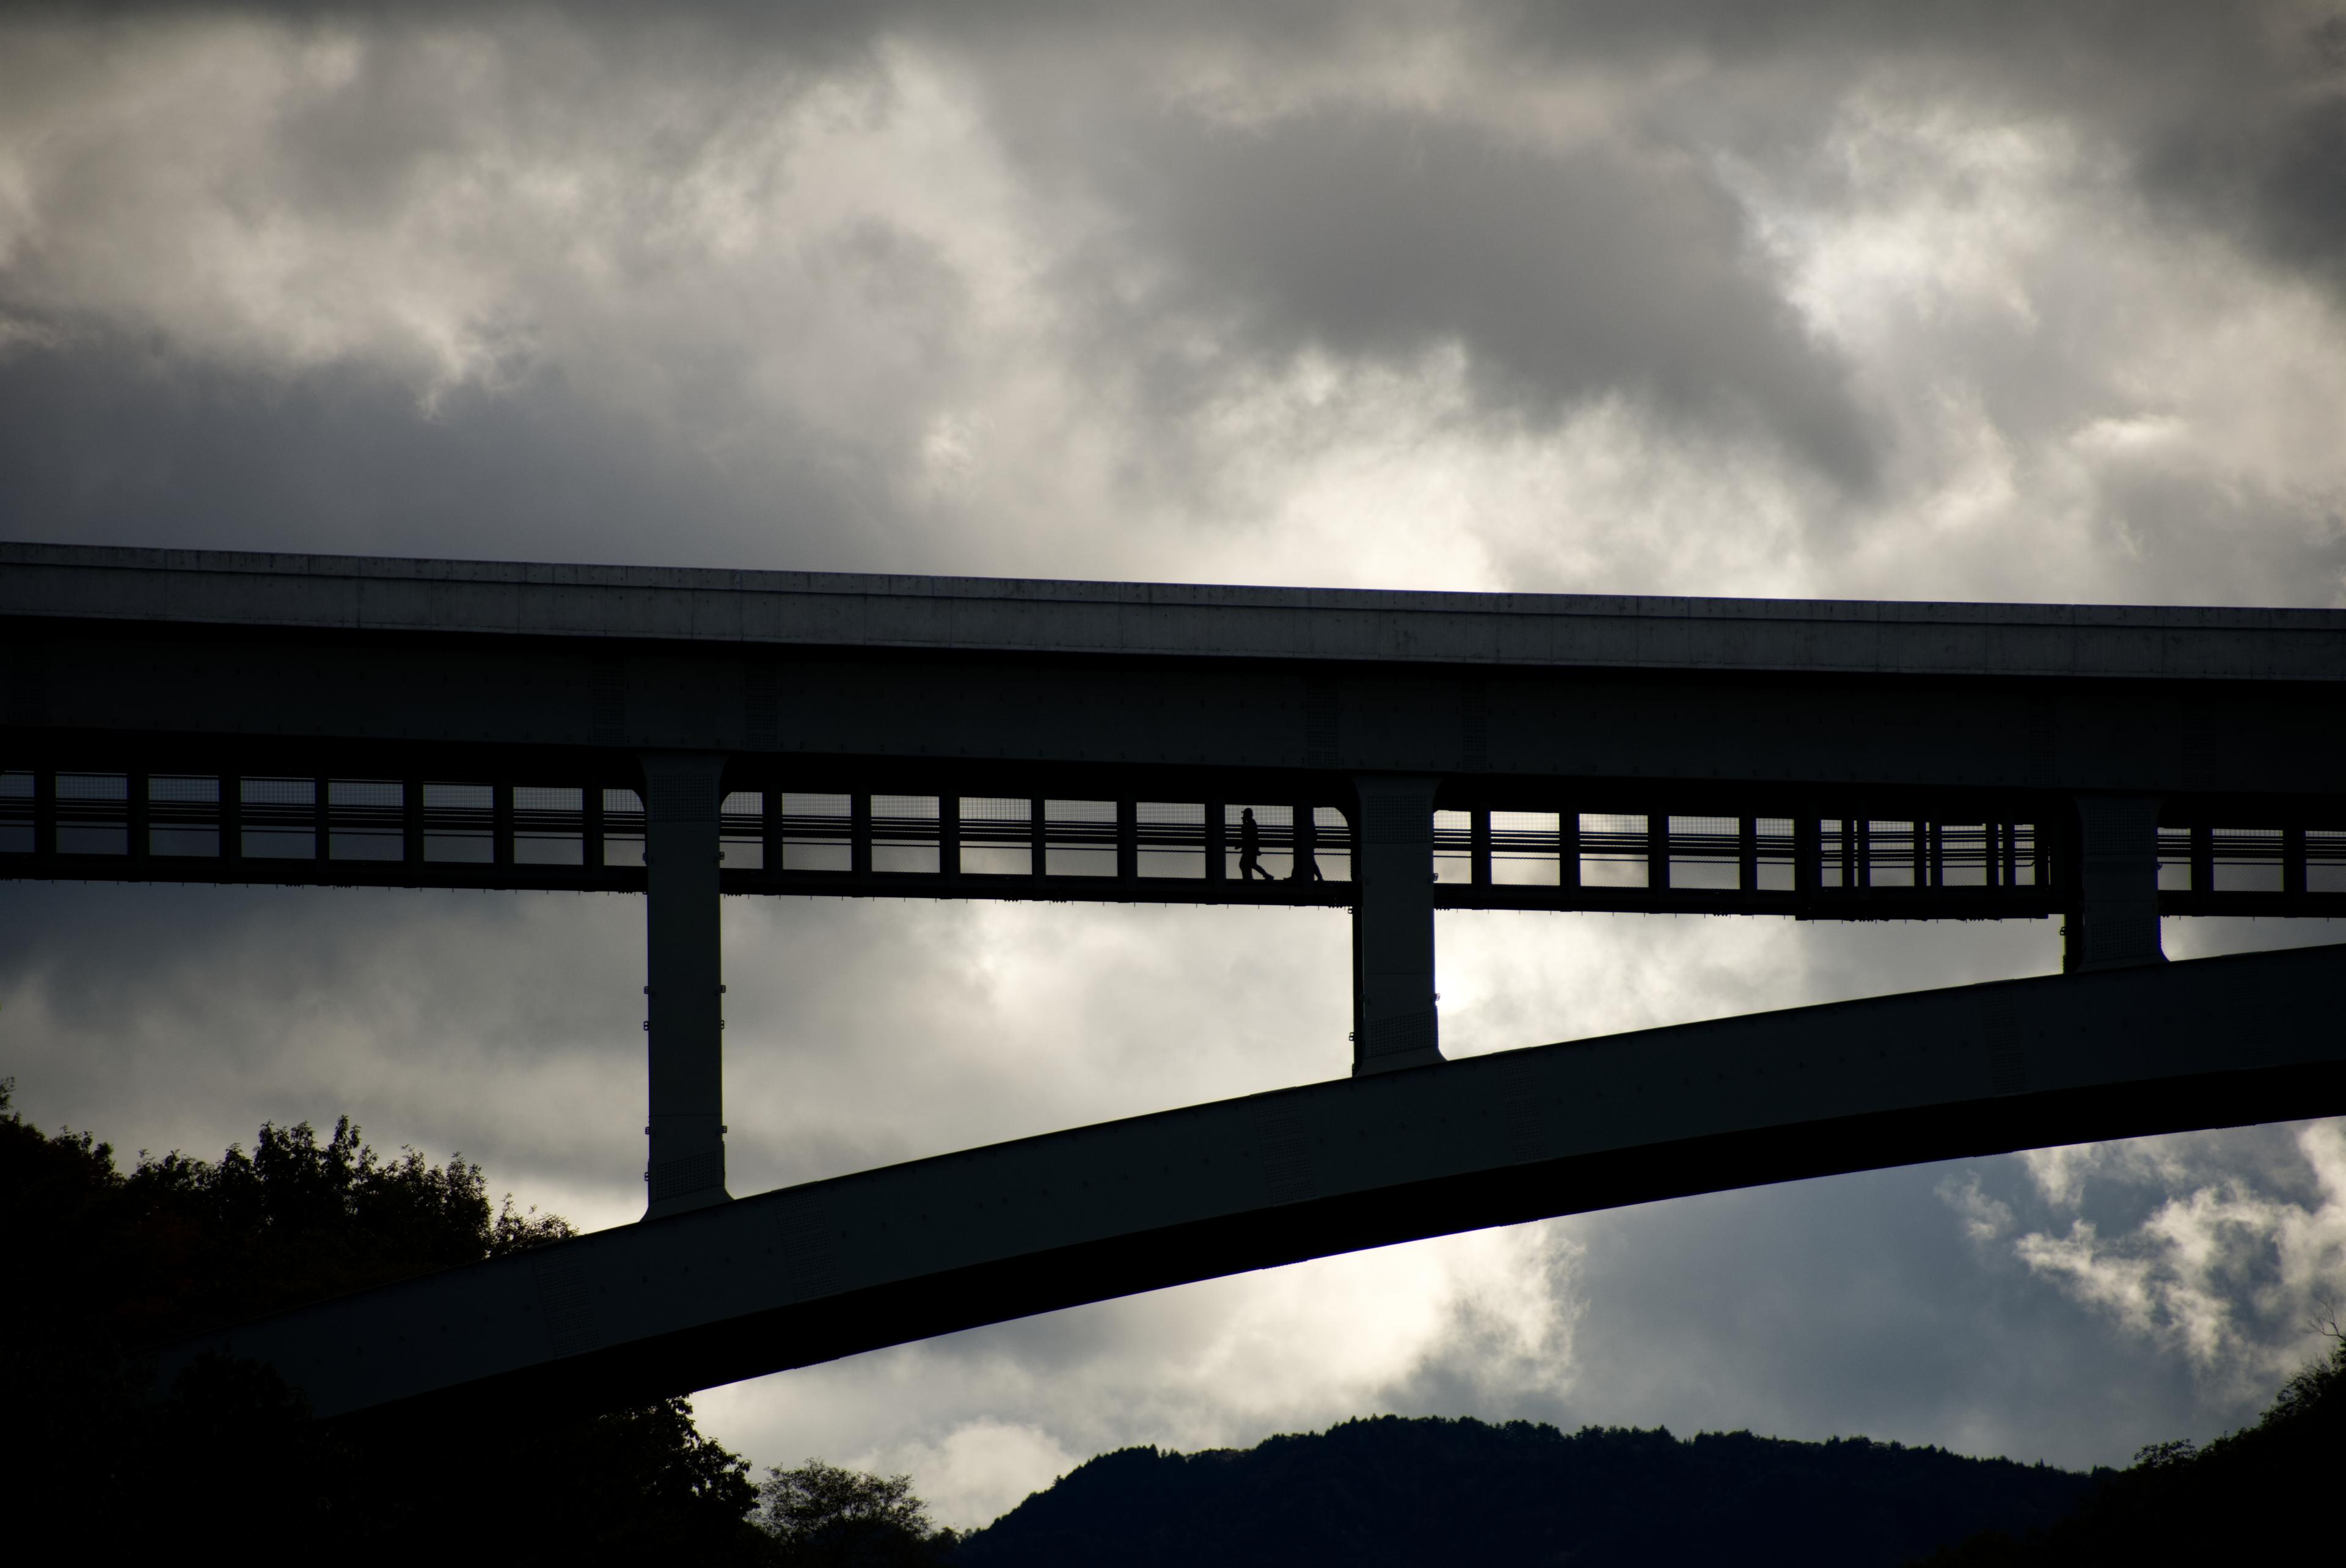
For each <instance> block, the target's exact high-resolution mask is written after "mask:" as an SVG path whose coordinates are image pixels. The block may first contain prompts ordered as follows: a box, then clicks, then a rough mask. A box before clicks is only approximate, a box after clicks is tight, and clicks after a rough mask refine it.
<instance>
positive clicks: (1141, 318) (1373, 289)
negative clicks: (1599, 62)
mask: <svg viewBox="0 0 2346 1568" xmlns="http://www.w3.org/2000/svg"><path fill="white" fill-rule="evenodd" d="M1121 128H1122V131H1123V134H1121V135H1119V136H1117V137H1114V138H1113V139H1110V140H1108V141H1107V142H1106V143H1104V144H1101V145H1098V146H1096V148H1095V149H1094V150H1096V152H1097V153H1098V154H1099V155H1100V156H1099V159H1098V162H1097V163H1096V165H1095V166H1094V167H1093V168H1092V169H1091V171H1090V172H1091V177H1092V180H1093V182H1094V188H1095V189H1096V191H1097V192H1098V193H1099V194H1100V197H1101V199H1102V200H1103V201H1104V202H1107V203H1108V204H1110V205H1112V206H1113V207H1114V208H1115V209H1116V210H1117V215H1118V218H1119V219H1120V220H1121V223H1122V225H1123V227H1121V228H1120V229H1119V230H1118V232H1117V235H1116V248H1117V256H1116V258H1115V259H1113V260H1110V261H1109V262H1107V264H1106V265H1107V267H1108V268H1109V269H1110V270H1116V269H1118V268H1120V267H1122V266H1124V265H1125V264H1126V263H1125V260H1124V259H1125V258H1126V257H1128V256H1137V257H1142V258H1146V261H1145V262H1144V263H1142V266H1143V268H1144V269H1145V270H1147V271H1148V273H1150V274H1152V275H1161V276H1162V277H1163V279H1164V280H1163V282H1162V283H1161V284H1159V285H1158V286H1156V287H1146V288H1143V289H1142V290H1140V291H1139V292H1138V293H1137V297H1132V298H1129V299H1128V300H1125V301H1123V302H1122V303H1120V304H1119V305H1118V306H1117V307H1115V308H1114V314H1113V319H1112V321H1109V322H1107V323H1104V324H1103V330H1104V331H1106V333H1107V336H1108V337H1109V338H1110V339H1111V341H1116V342H1118V343H1127V344H1128V343H1132V342H1147V341H1151V340H1152V339H1153V338H1158V337H1159V336H1160V335H1161V336H1163V337H1167V338H1177V339H1178V338H1184V337H1187V336H1188V335H1189V333H1188V332H1185V331H1184V329H1185V328H1186V329H1189V330H1190V331H1196V330H1200V329H1201V330H1203V331H1205V332H1208V333H1210V334H1211V335H1213V336H1214V337H1215V338H1216V339H1217V340H1218V341H1219V342H1220V343H1221V345H1222V346H1223V351H1224V353H1225V355H1226V356H1227V360H1226V361H1221V362H1216V363H1213V364H1211V365H1209V366H1197V365H1191V366H1189V367H1188V371H1187V373H1188V374H1189V375H1193V376H1199V377H1200V378H1201V379H1206V380H1208V381H1209V382H1212V381H1219V379H1220V378H1222V377H1226V376H1228V375H1229V374H1230V373H1231V372H1232V370H1233V366H1232V365H1231V364H1230V363H1229V362H1228V361H1237V362H1238V364H1239V365H1241V366H1242V365H1245V364H1247V363H1249V362H1251V361H1270V362H1272V363H1274V364H1276V363H1277V362H1278V361H1281V360H1283V359H1285V358H1287V357H1289V356H1291V355H1293V354H1295V353H1297V352H1299V351H1302V350H1304V349H1306V348H1318V349H1321V350H1324V351H1328V352H1329V353H1331V354H1333V355H1336V356H1338V357H1340V358H1343V359H1370V360H1380V361H1388V362H1390V363H1392V364H1393V365H1394V366H1396V367H1406V366H1408V365H1410V364H1412V363H1413V361H1419V360H1421V359H1422V358H1423V357H1424V356H1425V355H1426V354H1427V353H1429V352H1431V351H1436V350H1440V349H1443V348H1446V347H1450V346H1452V345H1456V346H1458V347H1461V348H1463V349H1464V351H1465V353H1466V356H1467V362H1468V366H1469V371H1470V374H1471V375H1472V376H1473V378H1474V382H1476V384H1477V386H1478V387H1479V389H1480V392H1481V394H1482V401H1483V402H1484V405H1485V407H1486V408H1488V409H1490V410H1492V411H1493V412H1497V413H1499V414H1500V415H1501V416H1502V417H1505V416H1506V415H1507V414H1509V413H1516V414H1519V415H1521V416H1522V417H1525V418H1527V419H1529V420H1531V421H1532V422H1534V423H1541V424H1545V423H1552V422H1554V421H1555V420H1556V418H1557V417H1558V415H1559V414H1560V412H1562V411H1563V410H1565V409H1566V408H1568V407H1569V406H1571V405H1572V404H1575V403H1576V402H1582V401H1584V400H1586V399H1590V398H1595V397H1599V396H1605V395H1608V394H1610V395H1619V396H1627V397H1629V398H1632V399H1637V400H1649V401H1650V402H1653V403H1655V404H1657V405H1658V407H1659V409H1660V410H1661V411H1662V412H1665V413H1666V414H1668V415H1669V416H1672V417H1675V418H1677V419H1680V420H1693V421H1696V422H1698V423H1715V424H1719V425H1723V426H1725V427H1726V428H1728V429H1729V430H1730V431H1738V432H1739V431H1743V430H1762V431H1765V432H1767V433H1770V434H1771V435H1773V436H1775V437H1776V438H1777V439H1779V440H1780V441H1782V442H1783V443H1785V444H1787V445H1789V446H1790V447H1791V448H1792V449H1793V450H1794V451H1796V452H1797V453H1800V455H1801V456H1802V457H1804V458H1806V459H1807V460H1809V461H1811V462H1813V463H1817V464H1818V465H1819V466H1821V467H1822V468H1824V469H1826V470H1828V471H1829V472H1831V473H1834V474H1835V475H1837V476H1839V477H1841V478H1843V479H1849V480H1854V479H1857V478H1860V477H1861V476H1862V474H1863V473H1864V471H1865V469H1866V468H1867V466H1868V461H1869V459H1868V448H1869V443H1868V440H1867V434H1866V432H1865V430H1864V428H1863V422H1862V418H1861V416H1860V414H1859V412H1858V411H1857V409H1856V408H1855V407H1854V406H1853V405H1852V404H1851V401H1850V399H1849V397H1848V395H1847V393H1846V392H1845V391H1844V390H1843V388H1842V387H1841V383H1840V379H1839V375H1838V368H1837V366H1836V365H1835V363H1834V362H1833V361H1832V360H1831V357H1830V356H1829V355H1828V354H1827V353H1826V352H1825V351H1822V350H1821V348H1819V347H1818V346H1817V345H1815V344H1812V343H1811V342H1810V341H1807V340H1806V339H1805V338H1804V337H1803V336H1802V334H1801V331H1800V327H1799V325H1798V323H1797V322H1796V321H1794V320H1793V319H1792V317H1791V314H1790V311H1789V310H1788V309H1787V308H1786V307H1785V305H1784V303H1783V301H1782V299H1781V295H1780V290H1778V289H1777V287H1775V280H1772V279H1771V278H1770V277H1769V276H1768V275H1767V269H1766V267H1765V265H1764V263H1763V262H1762V261H1761V260H1760V258H1759V257H1758V256H1757V255H1756V254H1755V250H1754V247H1753V245H1752V244H1751V242H1750V238H1749V235H1748V234H1747V233H1746V231H1745V224H1744V221H1743V219H1742V215H1741V213H1740V211H1739V209H1738V207H1737V206H1736V204H1735V203H1734V202H1733V201H1732V200H1731V199H1729V197H1728V195H1727V194H1726V192H1725V191H1723V190H1722V189H1721V188H1719V186H1718V184H1717V183H1716V181H1715V180H1714V179H1712V178H1710V177H1709V174H1708V173H1707V172H1706V171H1705V169H1704V168H1703V167H1702V166H1701V165H1700V164H1699V163H1698V161H1696V160H1695V159H1693V158H1690V157H1688V156H1687V155H1685V154H1684V153H1681V152H1678V151H1675V150H1673V149H1669V148H1643V149H1636V148H1623V147H1620V146H1617V145H1611V144H1606V145H1599V146H1593V147H1582V148H1573V149H1571V150H1568V151H1563V152H1556V151H1549V150H1545V149H1539V148H1533V147H1528V146H1525V145H1522V144H1521V143H1519V142H1510V141H1507V140H1503V139H1501V138H1499V137H1494V135H1492V134H1491V133H1490V132H1489V131H1488V130H1487V129H1486V128H1484V127H1475V126H1471V125H1462V124H1458V123H1454V122H1449V121H1445V120H1442V119H1438V118H1434V117H1428V116H1425V115H1423V114H1419V113H1413V112H1410V111H1407V110H1400V109H1369V108H1357V107H1351V108H1348V107H1336V108H1331V109H1327V110H1322V111H1317V112H1312V113H1308V114H1300V115H1296V116H1293V117H1282V118H1280V119H1278V120H1276V121H1273V122H1272V123H1270V124H1267V125H1245V126H1233V125H1228V124H1215V123H1213V122H1211V121H1209V120H1206V119H1204V118H1202V117H1198V116H1195V115H1184V114H1179V113H1171V114H1162V115H1158V116H1153V117H1148V118H1146V119H1141V120H1136V121H1134V122H1130V123H1127V125H1125V126H1124V127H1121ZM1091 291H1093V292H1094V293H1096V295H1098V296H1099V297H1101V298H1103V299H1107V298H1111V297H1114V296H1115V294H1116V292H1117V290H1116V289H1115V288H1114V286H1113V283H1109V282H1096V283H1092V284H1091ZM1168 318H1169V321H1168Z"/></svg>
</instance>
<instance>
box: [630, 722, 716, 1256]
mask: <svg viewBox="0 0 2346 1568" xmlns="http://www.w3.org/2000/svg"><path fill="white" fill-rule="evenodd" d="M643 766H644V867H645V871H644V881H645V899H644V934H645V950H646V962H645V966H644V967H645V972H646V976H647V978H648V981H649V982H650V983H648V985H646V986H645V987H644V996H645V1003H646V1017H645V1023H644V1027H645V1029H646V1031H647V1032H648V1034H649V1036H650V1038H649V1040H648V1057H649V1062H648V1069H649V1071H648V1081H649V1088H650V1105H651V1114H650V1116H649V1117H648V1121H647V1123H646V1125H645V1128H644V1131H645V1133H646V1134H647V1135H648V1137H649V1138H650V1157H649V1160H648V1163H647V1165H646V1166H645V1171H644V1181H645V1184H646V1186H647V1187H648V1199H649V1201H648V1206H647V1207H646V1208H645V1210H644V1217H645V1218H646V1219H658V1218H660V1217H663V1216H665V1215H671V1214H681V1213H683V1212H684V1211H685V1210H687V1209H694V1208H703V1207H708V1206H709V1205H710V1204H715V1203H723V1202H725V1201H726V1199H727V1198H728V1197H729V1196H730V1195H729V1194H728V1193H727V1192H726V1190H725V1125H724V1124H725V1050H724V1041H725V1036H724V1029H725V1003H724V993H725V984H724V951H723V945H724V944H723V938H722V934H721V927H720V924H719V910H718V903H719V893H718V888H719V882H718V854H719V840H720V836H721V835H720V824H719V817H718V809H719V802H720V801H721V800H722V799H723V796H722V794H721V790H722V789H723V777H724V771H725V759H723V758H722V757H718V756H711V755H708V754H705V753H698V752H651V753H648V754H646V756H645V757H644V759H643Z"/></svg>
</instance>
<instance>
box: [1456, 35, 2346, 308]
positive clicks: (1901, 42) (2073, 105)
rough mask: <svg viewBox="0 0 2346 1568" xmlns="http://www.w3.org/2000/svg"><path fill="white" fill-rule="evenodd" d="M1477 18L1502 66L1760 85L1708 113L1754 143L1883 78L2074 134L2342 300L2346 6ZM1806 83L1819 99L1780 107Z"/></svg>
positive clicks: (2169, 199)
mask: <svg viewBox="0 0 2346 1568" xmlns="http://www.w3.org/2000/svg"><path fill="white" fill-rule="evenodd" d="M1485 15H1487V16H1489V17H1490V18H1491V19H1492V25H1493V28H1494V32H1495V33H1497V34H1499V35H1500V36H1504V37H1505V40H1506V44H1507V46H1508V47H1509V48H1510V49H1513V50H1529V51H1536V52H1539V53H1542V54H1545V55H1547V56H1550V57H1552V58H1556V59H1570V58H1575V57H1582V56H1586V55H1588V54H1591V53H1594V54H1596V55H1598V56H1607V57H1611V58H1614V59H1616V60H1618V61H1621V62H1623V63H1627V62H1630V61H1637V60H1649V61H1650V60H1656V59H1663V58H1669V57H1672V56H1676V57H1680V58H1688V57H1691V58H1695V59H1699V60H1702V61H1704V62H1707V63H1709V65H1711V66H1716V67H1719V68H1721V69H1722V70H1723V71H1725V72H1728V73H1730V74H1731V73H1732V72H1733V71H1734V70H1735V69H1736V68H1738V67H1740V68H1744V69H1751V70H1758V71H1760V72H1764V73H1767V74H1769V75H1771V76H1774V77H1775V81H1774V84H1773V85H1774V86H1775V87H1777V89H1778V90H1777V91H1775V92H1773V93H1770V94H1767V95H1766V96H1764V97H1757V98H1755V97H1746V96H1745V95H1742V94H1739V93H1737V92H1736V91H1735V90H1734V89H1733V88H1732V87H1731V86H1729V87H1727V90H1726V91H1725V92H1724V93H1723V94H1722V95H1721V97H1720V99H1719V101H1718V102H1717V103H1715V104H1714V105H1712V106H1709V108H1710V111H1711V112H1717V113H1721V114H1723V115H1727V116H1729V117H1730V123H1737V124H1738V125H1739V128H1740V129H1741V130H1743V131H1744V132H1745V133H1746V134H1748V135H1751V136H1755V137H1768V136H1770V135H1772V134H1776V133H1778V132H1779V131H1780V130H1781V129H1782V128H1783V127H1813V125H1814V120H1813V118H1812V114H1813V111H1814V109H1815V108H1816V107H1818V106H1819V105H1821V103H1822V102H1823V101H1824V100H1825V99H1826V98H1827V97H1830V95H1831V89H1832V88H1834V87H1839V86H1845V85H1847V84H1848V83H1849V82H1851V80H1853V79H1857V78H1860V77H1862V76H1863V75H1864V74H1865V73H1867V72H1882V71H1885V70H1887V71H1897V72H1900V73H1902V74H1903V76H1904V77H1905V79H1906V81H1907V82H1908V84H1909V85H1910V86H1912V87H1915V88H1922V89H1927V88H1937V89H1939V90H1943V91H1952V93H1953V94H1954V95H1956V96H1958V97H1964V98H1968V99H1970V100H1971V101H1973V102H1974V103H1975V104H1977V105H1980V106H1982V107H1987V108H1989V109H1990V110H1991V111H1993V110H1994V109H1996V108H2004V109H2020V110H2025V111H2026V112H2030V113H2034V114H2039V115H2047V116H2051V117H2058V118H2064V119H2070V120H2073V121H2074V122H2075V123H2076V124H2078V125H2079V126H2080V127H2082V128H2084V129H2085V130H2086V132H2087V133H2088V134H2089V135H2092V136H2094V137H2097V138H2100V139H2102V140H2104V141H2105V142H2106V144H2107V145H2108V146H2110V147H2111V148H2114V149H2115V150H2116V152H2117V154H2118V156H2119V157H2120V158H2122V159H2123V160H2124V161H2125V162H2126V163H2127V165H2128V166H2129V167H2130V168H2131V169H2132V171H2133V173H2134V175H2135V177H2136V178H2137V179H2138V180H2139V181H2140V183H2141V185H2142V187H2143V188H2144V190H2145V192H2146V194H2147V196H2148V197H2149V198H2150V199H2152V200H2153V201H2155V202H2158V203H2161V204H2165V205H2167V206H2168V208H2169V209H2170V216H2171V217H2173V218H2174V219H2176V220H2178V221H2185V222H2189V223H2192V224H2195V225H2197V226H2200V227H2204V228H2207V229H2212V230H2215V231H2218V232H2222V233H2227V234H2231V235H2234V236H2236V237H2238V238H2239V239H2242V240H2244V241H2246V242H2248V243H2249V244H2251V245H2253V246H2254V247H2256V248H2257V249H2259V251H2260V252H2261V253H2262V254H2263V255H2264V256H2265V257H2266V258H2267V259H2268V260H2271V261H2273V262H2275V263H2277V264H2279V265H2281V266H2285V267H2289V268H2292V269H2295V270H2300V271H2301V272H2303V273H2304V274H2306V275H2307V276H2309V277H2310V278H2313V279H2316V280H2320V281H2321V282H2322V283H2324V284H2325V285H2326V286H2327V287H2328V288H2330V289H2331V290H2333V291H2337V292H2341V293H2346V265H2342V264H2341V257H2342V256H2346V173H2341V170H2342V169H2346V7H2341V6H2340V5H2337V4H2336V3H2335V0H2151V3H2130V0H2090V3H2086V4H2077V5H2039V4H2033V3H2031V0H1967V3H1965V4H1958V5H1866V4H1862V3H1858V0H1762V3H1757V4H1752V3H1745V0H1678V3H1670V0H1664V3H1661V4H1637V3H1633V0H1591V3H1588V4H1581V5H1494V6H1493V7H1491V8H1490V9H1489V10H1488V11H1487V12H1486V13H1485ZM1800 86H1806V87H1809V88H1811V89H1812V92H1811V94H1809V95H1802V94H1800V93H1798V92H1785V91H1783V90H1782V89H1784V88H1786V87H1800ZM1738 111H1740V114H1738ZM1694 112H1697V113H1700V112H1704V111H1703V110H1702V108H1701V107H1697V108H1696V110H1695V111H1694Z"/></svg>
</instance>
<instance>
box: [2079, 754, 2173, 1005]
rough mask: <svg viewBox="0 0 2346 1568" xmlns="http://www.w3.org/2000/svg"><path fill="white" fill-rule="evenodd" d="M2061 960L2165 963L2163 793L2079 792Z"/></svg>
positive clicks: (2107, 964)
mask: <svg viewBox="0 0 2346 1568" xmlns="http://www.w3.org/2000/svg"><path fill="white" fill-rule="evenodd" d="M2068 860H2069V871H2070V876H2069V919H2068V923H2067V925H2066V928H2065V938H2064V944H2063V952H2062V955H2061V967H2062V969H2063V970H2064V971H2065V972H2072V973H2074V972H2077V971H2080V970H2088V969H2121V968H2124V967H2126V966H2127V965H2128V964H2136V963H2164V962H2166V961H2167V954H2166V952H2164V951H2162V950H2161V948H2160V947H2159V945H2158V799H2157V797H2156V796H2151V795H2080V796H2078V797H2077V810H2076V840H2075V849H2074V850H2073V852H2072V853H2071V854H2070V856H2069V857H2068Z"/></svg>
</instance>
